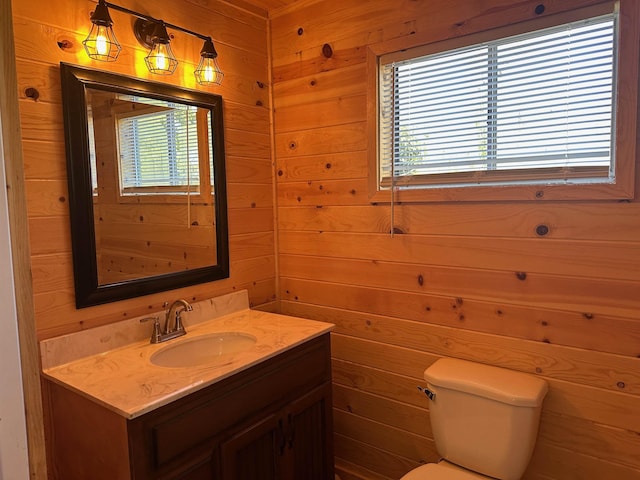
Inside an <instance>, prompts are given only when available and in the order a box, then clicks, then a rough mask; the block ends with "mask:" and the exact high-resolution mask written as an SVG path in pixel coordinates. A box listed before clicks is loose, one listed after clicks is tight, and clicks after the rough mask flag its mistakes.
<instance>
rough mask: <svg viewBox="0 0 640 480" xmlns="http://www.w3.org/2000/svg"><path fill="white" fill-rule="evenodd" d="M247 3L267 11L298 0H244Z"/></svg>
mask: <svg viewBox="0 0 640 480" xmlns="http://www.w3.org/2000/svg"><path fill="white" fill-rule="evenodd" d="M245 1H246V2H247V3H250V4H251V5H255V6H256V7H259V8H261V9H263V10H267V11H269V12H271V11H273V10H278V9H279V8H282V7H286V6H287V5H291V4H293V3H296V2H297V1H299V0H245Z"/></svg>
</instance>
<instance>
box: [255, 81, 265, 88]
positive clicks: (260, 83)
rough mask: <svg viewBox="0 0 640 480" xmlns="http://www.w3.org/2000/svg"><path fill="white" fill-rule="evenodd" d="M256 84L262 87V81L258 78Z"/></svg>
mask: <svg viewBox="0 0 640 480" xmlns="http://www.w3.org/2000/svg"><path fill="white" fill-rule="evenodd" d="M256 84H257V85H258V88H264V83H262V82H261V81H260V80H258V81H257V82H256Z"/></svg>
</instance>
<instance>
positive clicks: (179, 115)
mask: <svg viewBox="0 0 640 480" xmlns="http://www.w3.org/2000/svg"><path fill="white" fill-rule="evenodd" d="M136 100H137V101H138V102H140V101H141V99H136ZM144 102H145V103H149V104H154V105H157V106H159V107H166V108H161V109H159V111H154V112H153V113H147V114H141V115H135V116H125V117H122V118H119V120H118V136H119V154H120V182H121V189H122V193H123V194H127V193H139V192H140V189H141V188H147V189H149V190H150V191H149V193H153V187H156V188H157V189H158V190H157V192H156V193H160V192H162V193H165V192H166V191H167V190H166V188H162V187H178V188H175V189H172V190H173V191H174V192H176V193H179V192H186V191H187V189H191V191H192V192H197V191H198V185H199V182H200V179H199V155H198V133H197V122H196V110H197V108H196V107H194V106H190V105H181V104H172V103H168V104H167V102H163V101H157V102H154V101H153V100H150V99H144ZM211 150H212V149H211V146H210V148H209V151H210V153H211Z"/></svg>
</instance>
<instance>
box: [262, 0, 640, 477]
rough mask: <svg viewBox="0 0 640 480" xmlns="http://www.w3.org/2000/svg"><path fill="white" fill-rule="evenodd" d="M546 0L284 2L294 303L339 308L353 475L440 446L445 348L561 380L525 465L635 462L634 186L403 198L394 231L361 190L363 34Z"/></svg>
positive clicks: (507, 16)
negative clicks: (610, 191) (431, 396)
mask: <svg viewBox="0 0 640 480" xmlns="http://www.w3.org/2000/svg"><path fill="white" fill-rule="evenodd" d="M539 3H540V2H539V1H538V0H536V1H527V0H523V1H517V2H516V1H512V0H510V1H507V0H487V1H482V2H480V1H475V0H431V1H426V0H425V1H415V0H370V1H367V2H362V1H361V0H324V1H321V2H314V1H307V2H297V3H294V4H292V5H291V6H288V7H286V6H285V7H282V8H280V9H279V10H276V11H274V12H271V30H272V63H273V68H272V75H273V95H274V107H275V116H274V121H275V151H276V182H277V217H278V237H279V240H278V250H279V253H278V258H279V269H280V270H279V272H280V274H279V278H280V291H279V293H280V296H281V309H282V311H283V312H285V313H289V314H293V315H299V316H303V317H309V318H314V319H320V320H327V321H331V322H335V323H336V324H337V330H336V333H335V335H334V337H333V338H334V342H333V357H334V358H333V365H334V371H333V375H334V387H335V392H334V403H335V431H336V455H337V459H336V462H337V466H338V472H339V473H340V475H341V477H342V479H343V480H353V479H372V480H382V479H397V478H399V477H400V476H402V475H403V474H404V473H405V472H407V471H408V470H409V469H411V468H413V467H415V466H417V465H418V464H420V463H421V462H425V461H434V460H436V459H437V453H436V452H435V449H434V444H433V441H432V437H431V432H430V427H429V422H428V411H427V401H426V399H425V398H424V395H422V394H420V393H419V392H418V390H417V389H416V386H417V385H421V384H423V383H424V382H423V380H422V374H423V370H424V369H425V368H426V367H428V366H429V365H430V364H431V363H432V362H433V361H435V360H436V359H437V358H439V357H441V356H452V357H458V358H463V359H468V360H472V361H477V362H482V363H488V364H492V365H498V366H502V367H507V368H510V369H514V370H519V371H524V372H529V373H532V374H535V375H540V376H541V377H542V378H544V379H546V380H547V381H548V382H549V385H550V392H549V394H548V396H547V398H546V401H545V404H544V411H543V415H542V422H541V427H540V433H539V440H538V443H537V448H536V451H535V454H534V457H533V460H532V462H531V464H530V467H529V469H528V471H527V474H526V477H525V478H526V479H528V480H543V479H544V480H570V479H585V480H586V479H616V480H621V479H625V480H632V479H640V455H639V452H640V415H638V412H639V411H640V358H639V357H640V319H639V312H640V295H639V292H640V268H638V267H639V266H640V265H639V262H640V222H639V221H638V218H640V203H639V202H638V201H637V200H634V201H631V202H625V203H618V202H606V201H598V202H588V201H584V202H576V201H567V202H545V203H534V202H517V203H509V202H491V203H489V202H487V203H480V202H477V203H474V202H469V203H461V204H456V203H431V204H413V205H410V204H405V205H399V206H397V208H396V212H395V216H396V220H395V227H396V228H397V229H398V230H399V231H400V232H402V233H401V234H397V235H395V236H393V237H391V236H390V235H389V234H388V231H389V229H390V226H391V224H390V209H389V206H388V205H371V204H370V203H369V201H368V191H367V182H368V179H367V154H368V152H367V138H368V135H369V132H370V131H371V130H372V129H373V128H374V126H373V125H368V124H367V121H366V118H367V116H366V115H367V102H368V101H370V99H368V98H367V64H366V56H367V49H368V47H369V46H371V45H373V44H376V43H379V42H383V41H397V44H398V45H399V46H400V45H405V46H406V45H408V44H420V43H428V42H431V41H434V40H439V39H444V38H448V37H453V36H457V35H461V34H465V33H472V32H474V31H478V30H483V29H487V28H491V27H495V26H502V25H508V24H510V23H512V22H513V19H514V18H522V17H523V16H525V17H526V16H527V15H532V14H533V11H534V8H535V7H536V5H538V4H539ZM596 3H599V2H598V1H597V0H594V1H588V0H566V1H559V0H550V1H547V2H544V5H545V7H546V13H554V12H557V11H559V10H562V9H569V8H575V7H578V6H585V5H593V4H596ZM630 88H637V85H632V86H630ZM636 171H637V175H638V178H640V168H636ZM638 185H640V181H639V180H638V179H637V180H636V191H637V192H640V188H638ZM637 196H638V193H637V194H636V198H637ZM540 224H544V225H547V226H549V227H550V233H549V234H548V235H546V236H544V237H539V236H537V235H536V233H535V230H536V226H537V225H540Z"/></svg>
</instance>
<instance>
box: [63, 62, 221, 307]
mask: <svg viewBox="0 0 640 480" xmlns="http://www.w3.org/2000/svg"><path fill="white" fill-rule="evenodd" d="M60 69H61V77H62V97H63V109H64V125H65V144H66V150H67V172H68V177H69V208H70V216H71V239H72V249H73V265H74V282H75V293H76V306H77V307H78V308H81V307H86V306H90V305H96V304H99V303H105V302H110V301H115V300H122V299H124V298H131V297H134V296H139V295H146V294H149V293H154V292H159V291H162V290H169V289H174V288H179V287H183V286H187V285H193V284H196V283H202V282H209V281H212V280H218V279H222V278H227V277H228V276H229V258H228V256H229V252H228V250H229V248H228V234H227V211H226V185H225V168H224V128H223V117H222V98H221V97H220V96H218V95H213V94H209V93H205V92H200V91H194V90H187V89H184V88H180V87H176V86H173V85H168V84H161V83H154V82H148V81H143V80H139V79H136V78H132V77H127V76H123V75H116V74H112V73H107V72H100V71H96V70H90V69H86V68H81V67H77V66H73V65H69V64H64V63H62V64H61V65H60Z"/></svg>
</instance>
